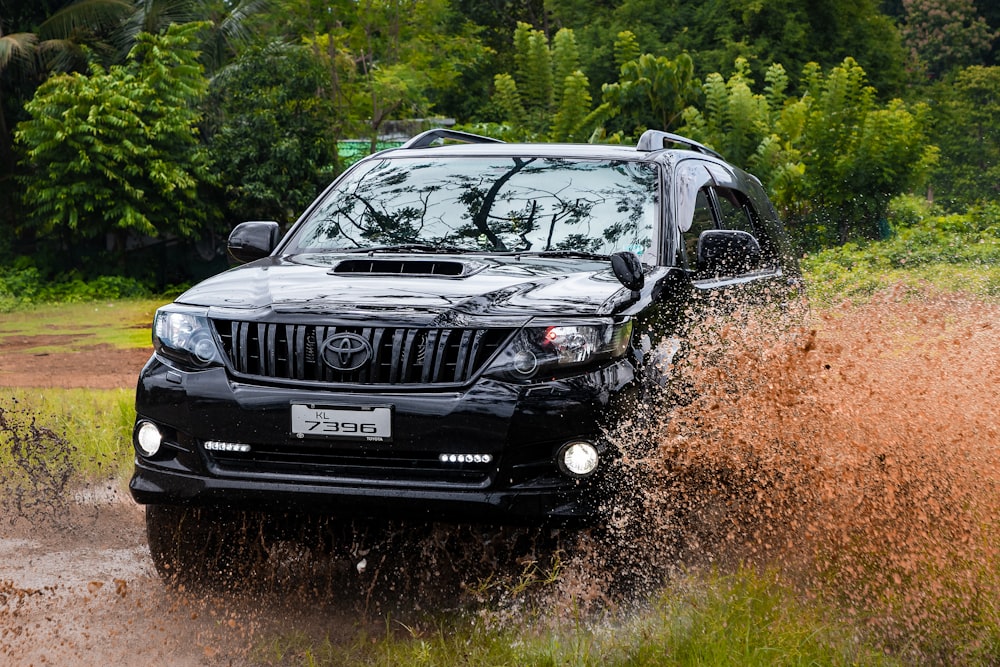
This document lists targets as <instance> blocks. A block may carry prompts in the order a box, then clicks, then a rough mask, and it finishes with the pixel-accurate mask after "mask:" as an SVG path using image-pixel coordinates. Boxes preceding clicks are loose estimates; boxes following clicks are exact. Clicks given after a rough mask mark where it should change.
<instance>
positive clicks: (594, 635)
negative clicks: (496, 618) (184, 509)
mask: <svg viewBox="0 0 1000 667" xmlns="http://www.w3.org/2000/svg"><path fill="white" fill-rule="evenodd" d="M679 581H680V583H679V584H675V585H673V586H671V587H669V588H667V589H666V590H664V591H663V592H662V593H661V595H660V596H659V597H658V598H657V599H656V600H654V601H652V602H651V603H650V604H649V605H648V606H647V607H646V608H645V609H643V610H640V611H637V612H632V613H628V614H620V615H616V616H614V617H609V618H602V619H599V620H592V619H581V618H580V617H579V616H578V615H577V616H573V617H571V618H570V619H568V620H563V621H561V622H560V621H558V620H553V619H552V618H551V617H549V618H539V619H536V621H535V622H533V623H525V622H524V619H523V618H522V619H518V621H517V622H516V623H514V624H507V625H501V627H497V626H496V624H495V623H494V622H493V620H491V618H490V617H489V615H486V616H484V615H481V614H480V615H476V616H474V617H465V618H460V619H447V620H442V619H435V618H433V617H431V618H429V619H427V620H426V621H424V622H419V623H415V624H412V625H410V624H402V623H399V622H396V621H391V620H390V621H389V622H387V627H386V630H385V632H384V634H382V635H381V636H371V635H369V634H367V633H360V634H359V635H358V636H357V637H356V638H355V640H354V641H353V642H348V643H335V642H331V641H330V640H329V639H321V640H319V641H315V640H314V639H312V638H310V637H308V636H307V635H305V634H304V633H301V632H292V633H288V634H285V635H281V636H278V637H275V638H273V639H271V640H270V641H269V642H267V643H264V644H262V645H261V646H260V647H259V649H258V659H259V660H260V661H261V662H263V663H264V664H268V665H287V664H300V665H310V666H328V665H329V666H332V665H359V666H367V665H371V666H376V665H428V666H429V665H457V666H462V665H469V666H472V665H476V666H479V665H497V666H500V665H583V666H586V665H595V666H596V665H607V666H619V665H620V666H622V667H624V666H626V665H628V666H635V667H642V666H646V665H648V666H650V667H652V666H659V665H678V666H681V665H748V666H754V665H760V666H761V667H763V666H770V665H858V664H864V665H894V664H897V663H896V662H895V661H894V660H892V659H890V658H887V657H886V656H885V655H884V654H882V653H881V652H880V651H878V650H877V649H876V648H874V647H872V646H870V645H868V644H865V643H864V642H862V641H859V640H858V639H857V637H856V636H855V633H854V632H853V630H852V629H851V628H849V627H848V626H844V625H840V624H837V623H831V622H829V621H827V620H826V619H825V618H824V613H823V610H822V609H821V608H820V607H819V606H818V605H816V604H812V605H810V606H805V605H803V604H801V603H799V602H798V601H797V600H796V598H795V595H794V594H793V593H792V592H791V591H790V590H789V589H787V588H785V587H784V586H783V585H782V584H781V583H780V582H779V581H778V579H777V578H776V577H775V576H774V575H771V574H759V573H755V572H752V571H749V570H742V571H739V572H736V573H734V574H729V575H722V574H709V575H702V576H698V575H693V574H691V575H687V576H684V577H680V578H679Z"/></svg>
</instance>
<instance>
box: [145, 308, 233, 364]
mask: <svg viewBox="0 0 1000 667" xmlns="http://www.w3.org/2000/svg"><path fill="white" fill-rule="evenodd" d="M153 348H154V349H155V350H156V352H157V354H160V355H162V356H164V357H167V358H168V359H172V360H174V361H177V362H179V363H181V364H183V365H185V366H190V367H194V368H204V367H206V366H209V365H212V364H218V363H221V358H220V357H219V346H218V345H217V344H216V342H215V337H214V336H213V335H212V325H211V324H210V323H209V321H208V318H207V317H205V315H204V309H189V308H183V307H181V306H175V305H172V306H164V307H163V308H160V309H159V310H158V311H156V318H155V319H154V320H153Z"/></svg>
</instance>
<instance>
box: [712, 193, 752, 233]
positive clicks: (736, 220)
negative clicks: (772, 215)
mask: <svg viewBox="0 0 1000 667" xmlns="http://www.w3.org/2000/svg"><path fill="white" fill-rule="evenodd" d="M714 190H715V198H716V201H717V202H718V203H719V216H720V217H721V218H722V228H723V229H738V230H739V231H741V232H747V233H749V234H754V235H755V236H756V234H757V232H756V230H755V229H754V225H753V220H752V219H751V217H750V211H749V210H748V208H747V204H745V203H744V198H743V197H742V196H741V195H740V193H738V192H737V191H736V190H730V189H729V188H714Z"/></svg>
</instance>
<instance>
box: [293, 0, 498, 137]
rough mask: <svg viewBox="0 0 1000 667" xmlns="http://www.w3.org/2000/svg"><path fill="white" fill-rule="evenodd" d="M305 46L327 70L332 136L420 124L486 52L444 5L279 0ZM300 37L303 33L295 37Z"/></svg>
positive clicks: (415, 0) (403, 0) (419, 0)
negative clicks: (401, 122) (395, 123)
mask: <svg viewBox="0 0 1000 667" xmlns="http://www.w3.org/2000/svg"><path fill="white" fill-rule="evenodd" d="M282 6H283V7H284V8H286V9H289V10H290V9H292V8H294V9H295V10H296V12H297V14H298V16H297V19H296V22H297V23H299V24H301V25H300V28H299V29H300V30H301V31H304V34H305V36H304V40H305V42H306V43H307V44H308V45H309V46H310V47H312V48H313V49H314V51H315V52H316V53H317V54H318V55H320V56H321V57H322V58H323V59H324V61H325V62H326V64H327V68H328V71H329V82H330V85H329V86H328V87H327V88H326V90H327V91H328V94H329V95H330V101H331V102H332V104H333V105H334V109H335V112H334V117H333V118H332V119H331V121H332V122H333V123H335V124H336V126H337V128H336V129H337V132H336V136H338V137H347V138H357V137H359V136H361V137H367V138H368V139H369V140H370V142H371V146H372V148H373V149H374V147H375V145H376V142H377V140H378V137H379V134H380V133H381V131H382V129H383V127H384V125H385V123H386V121H389V120H397V119H413V118H421V117H423V116H426V115H428V114H429V113H431V111H432V107H433V100H436V99H440V98H442V97H444V96H446V95H456V94H461V93H462V90H463V88H462V86H463V84H464V83H465V82H466V81H465V77H466V75H467V74H468V73H469V72H474V71H476V69H477V68H478V67H479V66H480V64H481V63H482V61H483V59H484V58H485V56H486V53H487V51H486V50H485V49H484V48H483V46H482V44H480V42H479V40H478V39H476V37H475V29H474V27H473V26H471V25H470V24H468V23H463V22H459V24H458V26H457V27H455V20H454V17H453V14H452V12H451V10H450V9H449V6H448V3H447V2H446V1H445V0H361V1H359V2H340V3H329V2H323V3H321V4H320V5H319V6H314V3H313V2H312V1H311V0H284V4H283V5H282ZM299 34H303V33H302V32H299Z"/></svg>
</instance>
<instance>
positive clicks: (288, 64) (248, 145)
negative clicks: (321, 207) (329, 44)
mask: <svg viewBox="0 0 1000 667" xmlns="http://www.w3.org/2000/svg"><path fill="white" fill-rule="evenodd" d="M328 85H329V79H328V78H327V70H326V67H325V66H324V63H323V62H322V61H321V60H320V59H319V58H318V57H317V56H316V55H315V53H314V52H313V51H312V50H311V49H310V48H308V47H307V46H305V45H284V44H270V45H267V46H263V47H253V48H250V49H248V50H247V51H245V52H244V53H243V55H242V56H240V58H239V59H238V60H237V61H236V62H235V63H233V64H232V65H231V66H230V67H227V68H226V69H224V70H222V71H221V72H220V73H219V74H218V75H217V76H216V77H215V78H214V79H213V80H212V84H211V88H210V94H211V97H212V100H213V106H214V108H215V109H216V110H217V111H216V113H217V114H218V117H217V119H215V121H214V122H213V124H212V127H211V128H210V130H209V132H207V134H208V136H207V140H208V147H209V151H210V153H211V156H212V163H213V165H214V171H215V172H216V173H217V174H218V175H219V178H220V180H221V184H222V186H223V189H224V196H225V208H226V209H227V211H228V212H229V213H230V214H231V216H235V217H236V219H258V220H279V221H288V220H293V219H294V216H295V215H297V214H298V213H299V212H301V211H302V210H303V209H304V208H305V207H306V205H307V204H309V202H310V201H312V200H313V198H314V197H315V196H316V194H317V193H318V192H319V190H320V189H321V188H322V186H323V185H324V184H325V183H326V182H327V181H328V180H329V178H330V177H331V175H332V173H331V172H332V169H333V164H334V161H335V159H334V137H333V134H332V133H331V130H330V123H329V120H328V119H329V118H330V116H331V115H332V113H331V105H330V102H329V96H328V95H327V94H326V91H325V89H326V87H327V86H328Z"/></svg>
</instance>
